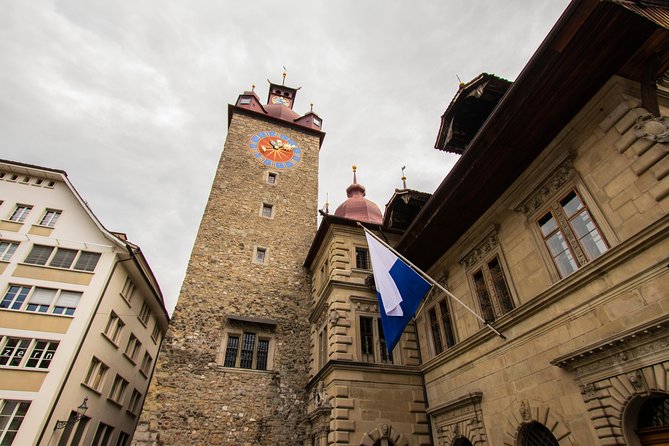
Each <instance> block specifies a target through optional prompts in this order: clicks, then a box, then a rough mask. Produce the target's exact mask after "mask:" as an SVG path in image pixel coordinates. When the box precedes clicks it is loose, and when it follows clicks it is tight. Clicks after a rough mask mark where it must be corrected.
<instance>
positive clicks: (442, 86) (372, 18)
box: [0, 0, 568, 312]
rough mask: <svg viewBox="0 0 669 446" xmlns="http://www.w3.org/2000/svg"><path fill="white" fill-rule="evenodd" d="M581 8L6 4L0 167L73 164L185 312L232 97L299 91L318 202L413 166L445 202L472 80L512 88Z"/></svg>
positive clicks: (441, 2) (153, 0)
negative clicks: (463, 90)
mask: <svg viewBox="0 0 669 446" xmlns="http://www.w3.org/2000/svg"><path fill="white" fill-rule="evenodd" d="M567 3H568V2H567V1H566V0H533V1H531V2H530V1H526V0H512V1H511V0H507V1H499V0H488V1H477V0H466V1H465V0H457V1H456V0H448V1H446V0H430V1H412V2H409V1H399V0H398V1H388V0H373V1H366V0H357V1H350V0H340V1H327V2H326V1H316V0H311V1H307V0H304V1H302V2H295V1H289V0H284V1H281V2H270V1H258V0H252V1H247V2H244V3H243V4H242V2H237V1H234V2H233V1H221V0H218V1H216V0H189V1H179V2H177V1H165V0H143V1H142V0H140V1H112V0H107V1H102V0H64V1H47V0H45V1H37V0H36V1H25V0H5V1H3V4H2V10H3V11H2V14H0V68H1V69H0V117H1V118H2V119H1V120H0V147H1V149H0V150H1V153H2V155H1V156H0V157H1V158H5V159H9V160H14V161H20V162H24V163H30V164H37V165H41V166H46V167H52V168H58V169H63V170H65V171H67V172H68V175H69V178H70V180H71V181H72V182H73V184H74V185H75V187H76V188H77V190H78V191H79V193H80V194H81V195H82V196H83V198H84V199H85V200H86V201H87V202H88V204H89V205H90V207H91V208H92V209H93V212H94V213H95V214H96V215H97V216H98V218H99V219H100V220H101V221H102V223H103V224H104V225H105V226H106V227H107V228H108V229H110V230H112V231H120V232H125V233H127V234H128V237H129V239H130V240H132V241H133V242H135V243H137V244H139V245H140V246H141V248H142V250H143V251H144V253H145V255H146V257H147V258H148V260H149V262H150V264H151V266H152V269H153V271H154V273H155V274H156V276H157V278H158V281H159V282H160V285H161V287H162V290H163V293H164V295H165V300H166V304H167V307H168V310H170V312H171V311H172V309H173V307H174V305H175V303H176V300H177V297H178V294H179V289H180V286H181V281H182V280H183V276H184V274H185V270H186V266H187V263H188V257H189V255H190V250H191V247H192V244H193V242H194V239H195V235H196V232H197V228H198V225H199V222H200V218H201V216H202V212H203V210H204V206H205V203H206V200H207V197H208V193H209V188H210V186H211V182H212V179H213V175H214V172H215V168H216V164H217V162H218V159H219V156H220V153H221V150H222V147H223V142H224V141H225V136H226V132H227V104H228V103H234V102H235V100H236V99H237V96H238V95H239V94H240V93H241V92H243V91H244V90H248V89H250V87H251V84H255V85H257V87H256V92H258V95H259V96H260V98H261V99H262V100H263V101H264V100H265V99H266V97H267V78H270V79H271V80H273V81H275V82H280V81H281V72H282V66H286V68H287V69H288V77H287V79H286V85H289V86H293V87H302V89H301V90H300V91H299V92H298V96H297V100H296V104H295V107H294V110H295V111H297V112H298V113H300V114H304V113H306V112H307V111H308V110H309V104H310V103H314V111H315V112H316V113H318V114H319V115H320V116H321V117H322V118H323V130H324V131H325V132H326V133H327V136H326V137H325V142H324V144H323V147H322V149H321V156H320V162H321V171H320V190H319V207H322V206H323V204H324V203H325V197H326V193H327V194H329V202H330V209H331V210H334V209H335V208H336V206H338V205H339V204H340V203H341V202H342V201H343V200H344V199H345V198H346V193H345V189H346V187H347V186H348V185H349V184H350V183H351V180H352V174H351V165H353V164H356V165H357V166H358V180H359V182H361V183H363V184H364V185H365V186H366V187H367V198H369V199H370V200H372V201H374V202H375V203H377V204H378V205H379V206H380V207H381V209H383V207H384V205H385V203H386V202H387V201H388V199H389V198H390V197H391V195H392V193H393V191H394V189H395V188H397V187H401V180H400V177H401V167H402V166H406V175H407V177H408V187H410V188H412V189H418V190H422V191H425V192H433V191H434V190H435V189H436V187H437V186H438V185H439V183H440V182H441V180H442V179H443V178H444V176H445V175H446V174H447V173H448V171H449V169H450V168H451V167H452V165H453V164H454V163H455V161H456V160H457V157H456V156H454V155H450V154H446V153H443V152H439V151H437V150H435V149H434V148H433V147H434V141H435V139H436V135H437V130H438V128H439V118H440V116H441V114H442V113H443V112H444V110H445V109H446V107H447V105H448V104H449V102H450V100H451V99H452V97H453V96H454V94H455V93H456V91H457V87H458V76H459V78H460V79H462V80H463V81H465V82H467V81H469V80H471V79H473V78H474V77H476V76H477V75H478V74H480V73H481V72H488V73H493V74H496V75H498V76H501V77H504V78H507V79H509V80H513V79H515V78H516V76H517V75H518V73H519V72H520V71H521V69H522V68H523V66H524V65H525V64H526V63H527V61H528V60H529V58H530V56H531V55H532V54H533V53H534V51H535V50H536V49H537V47H538V46H539V44H540V43H541V41H542V40H543V38H544V37H545V36H546V34H547V33H548V31H549V30H550V28H551V27H552V25H553V24H554V23H555V22H556V21H557V19H558V17H559V16H560V14H561V13H562V11H563V10H564V9H565V7H566V5H567Z"/></svg>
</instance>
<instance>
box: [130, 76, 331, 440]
mask: <svg viewBox="0 0 669 446" xmlns="http://www.w3.org/2000/svg"><path fill="white" fill-rule="evenodd" d="M296 92H297V90H296V89H293V88H289V87H285V86H283V85H276V84H271V85H270V95H269V99H268V103H267V104H261V103H260V100H259V99H258V97H257V95H256V94H255V93H254V92H253V91H251V92H245V93H244V94H242V95H240V97H239V99H238V100H237V103H236V105H234V106H230V109H229V129H228V136H227V139H226V141H225V146H224V148H223V154H222V156H221V160H220V163H219V166H218V169H217V172H216V176H215V178H214V183H213V186H212V190H211V194H210V197H209V201H208V203H207V207H206V209H205V212H204V216H203V218H202V222H201V224H200V229H199V232H198V235H197V239H196V241H195V245H194V247H193V251H192V254H191V258H190V262H189V265H188V270H187V273H186V277H185V279H184V283H183V285H182V289H181V294H180V297H179V303H178V305H177V307H176V310H175V312H174V315H173V319H172V324H171V327H170V330H169V332H168V336H167V338H166V339H165V346H164V348H163V350H162V353H161V356H160V358H159V360H158V363H157V367H156V374H155V377H154V379H153V381H152V383H151V393H150V396H149V401H147V403H146V406H145V408H144V412H143V415H142V420H141V425H140V427H139V428H138V430H137V433H136V434H135V437H134V444H161V445H163V444H165V445H167V444H170V445H183V444H193V445H196V444H199V445H210V444H220V445H223V444H227V445H245V444H266V445H283V444H299V443H301V442H302V439H303V435H304V434H303V432H304V407H305V398H306V397H305V386H306V384H307V379H308V365H309V324H308V319H307V316H308V311H309V302H310V292H309V291H310V286H309V281H308V277H307V274H306V272H305V270H304V268H303V266H302V264H303V262H304V253H305V252H307V250H308V248H309V243H310V242H311V240H312V239H313V237H314V234H315V232H316V217H317V209H316V208H317V187H318V153H319V149H320V145H321V142H322V139H323V137H324V134H323V133H322V132H321V131H320V125H321V119H320V118H319V117H318V116H317V115H316V114H314V113H308V114H307V115H304V116H302V117H300V116H298V115H297V113H295V112H294V111H292V104H293V101H294V99H295V94H296Z"/></svg>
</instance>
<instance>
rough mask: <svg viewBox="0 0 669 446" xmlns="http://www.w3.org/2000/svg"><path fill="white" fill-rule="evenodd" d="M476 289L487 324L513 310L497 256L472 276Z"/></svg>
mask: <svg viewBox="0 0 669 446" xmlns="http://www.w3.org/2000/svg"><path fill="white" fill-rule="evenodd" d="M472 279H473V281H474V289H475V291H476V296H477V297H478V301H479V305H480V306H481V314H482V316H483V319H485V320H486V322H493V321H494V320H495V319H497V318H499V317H500V316H502V315H503V314H506V313H508V312H509V311H511V310H513V300H512V299H511V293H510V292H509V287H508V285H507V283H506V278H505V276H504V271H503V270H502V265H501V264H500V261H499V258H498V257H497V256H495V257H493V258H492V259H490V260H488V261H487V262H484V263H483V265H482V266H481V268H480V269H478V270H476V271H475V272H474V274H473V275H472Z"/></svg>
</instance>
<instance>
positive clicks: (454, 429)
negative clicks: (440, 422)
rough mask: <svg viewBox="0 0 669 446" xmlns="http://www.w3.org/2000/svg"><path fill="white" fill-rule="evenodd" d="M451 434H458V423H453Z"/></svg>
mask: <svg viewBox="0 0 669 446" xmlns="http://www.w3.org/2000/svg"><path fill="white" fill-rule="evenodd" d="M453 435H455V436H458V435H460V426H459V425H458V424H454V425H453Z"/></svg>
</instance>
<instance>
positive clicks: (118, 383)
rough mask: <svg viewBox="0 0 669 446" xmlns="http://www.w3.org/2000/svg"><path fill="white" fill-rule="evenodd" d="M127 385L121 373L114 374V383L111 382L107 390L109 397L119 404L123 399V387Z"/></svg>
mask: <svg viewBox="0 0 669 446" xmlns="http://www.w3.org/2000/svg"><path fill="white" fill-rule="evenodd" d="M127 387H128V381H126V380H125V379H123V377H122V376H121V375H116V377H115V378H114V384H112V387H111V389H110V390H109V397H108V398H109V399H110V400H112V401H114V402H116V403H118V404H121V402H122V401H123V395H124V394H125V389H126V388H127Z"/></svg>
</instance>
